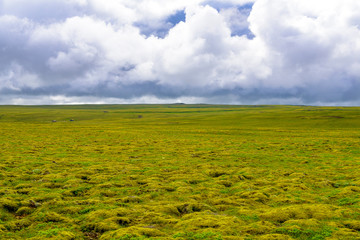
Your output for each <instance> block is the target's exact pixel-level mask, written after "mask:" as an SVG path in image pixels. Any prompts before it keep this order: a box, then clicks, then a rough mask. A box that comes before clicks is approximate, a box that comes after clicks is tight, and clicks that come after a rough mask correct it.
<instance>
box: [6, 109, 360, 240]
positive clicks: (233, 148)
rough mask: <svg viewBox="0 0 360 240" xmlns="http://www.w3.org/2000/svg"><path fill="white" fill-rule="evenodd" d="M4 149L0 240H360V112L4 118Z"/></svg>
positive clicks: (98, 112)
mask: <svg viewBox="0 0 360 240" xmlns="http://www.w3.org/2000/svg"><path fill="white" fill-rule="evenodd" d="M140 116H141V117H140ZM0 149H1V151H0V186H1V188H0V239H33V240H36V239H39V240H40V239H65V240H66V239H68V240H71V239H100V240H111V239H119V240H135V239H147V238H150V239H178V240H182V239H190V240H192V239H194V240H195V239H196V240H197V239H214V240H220V239H224V240H232V239H277V240H282V239H284V240H285V239H314V240H321V239H327V240H332V239H334V240H335V239H360V232H359V231H360V208H359V207H360V171H359V169H360V166H359V165H360V108H342V107H306V106H213V105H175V104H174V105H84V106H27V107H26V106H1V107H0Z"/></svg>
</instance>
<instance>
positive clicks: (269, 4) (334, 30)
mask: <svg viewBox="0 0 360 240" xmlns="http://www.w3.org/2000/svg"><path fill="white" fill-rule="evenodd" d="M249 3H250V4H251V3H254V5H253V7H252V8H251V5H246V7H245V8H242V7H241V5H243V4H249ZM0 6H1V7H0V53H1V54H0V63H1V65H0V83H1V84H2V86H1V87H0V93H1V94H2V95H6V94H9V96H10V95H13V94H14V92H17V94H20V95H24V96H23V97H22V98H24V99H28V98H29V97H30V96H32V97H33V98H36V97H37V96H42V97H41V98H43V99H46V94H48V95H49V96H63V97H65V98H66V97H67V98H68V99H75V98H84V99H88V100H89V101H90V100H91V99H92V98H91V96H94V95H96V96H98V98H99V99H101V98H104V99H123V100H124V99H133V101H136V99H137V100H138V101H140V100H139V99H141V98H142V97H144V96H154V99H166V101H170V100H169V99H181V98H183V99H187V100H188V101H190V100H189V99H196V100H199V101H200V100H204V101H208V102H212V103H213V102H214V101H218V102H221V103H226V102H229V103H230V102H231V103H235V102H238V103H249V102H253V103H259V102H268V103H283V102H289V103H293V102H296V101H297V102H299V103H302V104H303V103H319V102H321V103H324V104H326V102H328V103H342V102H343V103H345V102H346V103H350V102H351V103H354V102H358V101H359V100H360V96H358V94H357V92H358V90H360V82H359V79H360V70H359V68H360V40H359V39H360V27H359V26H360V2H359V1H357V0H344V1H340V0H333V1H325V0H319V1H315V2H314V1H310V0H257V1H245V0H226V1H215V0H213V1H203V0H196V1H194V0H175V1H168V0H139V1H132V0H107V1H106V2H104V1H100V0H66V1H57V0H54V1H50V2H49V1H45V0H32V1H25V0H11V1H10V0H0ZM179 11H185V14H186V20H185V21H184V22H179V23H177V24H174V25H169V23H167V21H168V20H167V19H168V18H169V17H170V16H172V15H174V14H176V13H177V12H179ZM249 14H250V16H249V18H248V15H249ZM167 28H170V30H169V32H168V33H166V34H165V35H163V36H162V38H160V37H157V36H149V35H147V36H145V35H144V34H143V32H144V29H150V30H151V31H150V32H152V31H155V32H156V30H157V29H167ZM248 28H250V30H251V32H252V33H253V34H254V36H253V37H249V34H250V30H249V29H248ZM20 98H21V97H20ZM20 98H19V96H18V97H17V99H20ZM149 99H150V98H149ZM206 99H207V100H206ZM49 101H50V100H49ZM69 101H70V100H69ZM74 101H75V100H74ZM76 101H77V102H79V101H80V100H79V99H77V100H76ZM96 101H97V102H98V100H96ZM269 101H273V102H269ZM35 102H36V101H35ZM64 102H67V101H66V100H64Z"/></svg>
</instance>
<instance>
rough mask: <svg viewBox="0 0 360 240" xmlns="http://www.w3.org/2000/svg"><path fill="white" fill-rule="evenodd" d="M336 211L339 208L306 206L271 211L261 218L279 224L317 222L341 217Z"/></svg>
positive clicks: (317, 205) (320, 205) (318, 205)
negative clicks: (303, 220)
mask: <svg viewBox="0 0 360 240" xmlns="http://www.w3.org/2000/svg"><path fill="white" fill-rule="evenodd" d="M336 210H337V208H336V207H334V206H331V205H325V204H314V205H310V204H305V205H294V206H288V207H281V208H276V209H271V210H269V211H268V212H265V213H263V214H260V215H259V216H260V218H262V219H265V220H268V221H272V222H279V223H283V222H285V221H288V220H291V219H310V218H314V219H317V220H324V219H331V218H336V217H341V215H340V213H338V212H336Z"/></svg>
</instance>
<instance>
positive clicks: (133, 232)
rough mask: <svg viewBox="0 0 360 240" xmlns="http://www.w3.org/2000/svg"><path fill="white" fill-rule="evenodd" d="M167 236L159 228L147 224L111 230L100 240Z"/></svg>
mask: <svg viewBox="0 0 360 240" xmlns="http://www.w3.org/2000/svg"><path fill="white" fill-rule="evenodd" d="M162 236H165V233H163V232H161V231H160V230H158V229H155V228H152V227H151V226H150V227H147V226H143V227H141V226H134V227H128V228H122V229H119V230H116V231H111V232H107V233H105V234H103V235H102V236H101V238H100V240H110V239H132V238H134V239H136V238H140V237H146V238H151V237H162Z"/></svg>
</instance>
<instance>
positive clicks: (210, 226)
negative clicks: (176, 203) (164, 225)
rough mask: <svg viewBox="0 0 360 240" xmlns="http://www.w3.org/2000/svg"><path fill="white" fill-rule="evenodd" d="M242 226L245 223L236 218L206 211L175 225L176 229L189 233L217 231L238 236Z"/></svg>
mask: <svg viewBox="0 0 360 240" xmlns="http://www.w3.org/2000/svg"><path fill="white" fill-rule="evenodd" d="M242 225H244V222H243V221H241V220H239V219H238V218H236V217H232V216H226V215H221V214H215V213H213V212H211V211H205V212H196V213H191V214H187V215H185V216H183V217H182V218H181V221H180V222H179V223H178V224H176V225H175V228H176V229H182V230H184V231H188V232H193V231H198V230H215V231H216V232H219V233H221V234H223V235H236V234H237V231H238V230H237V229H239V227H240V226H242Z"/></svg>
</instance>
